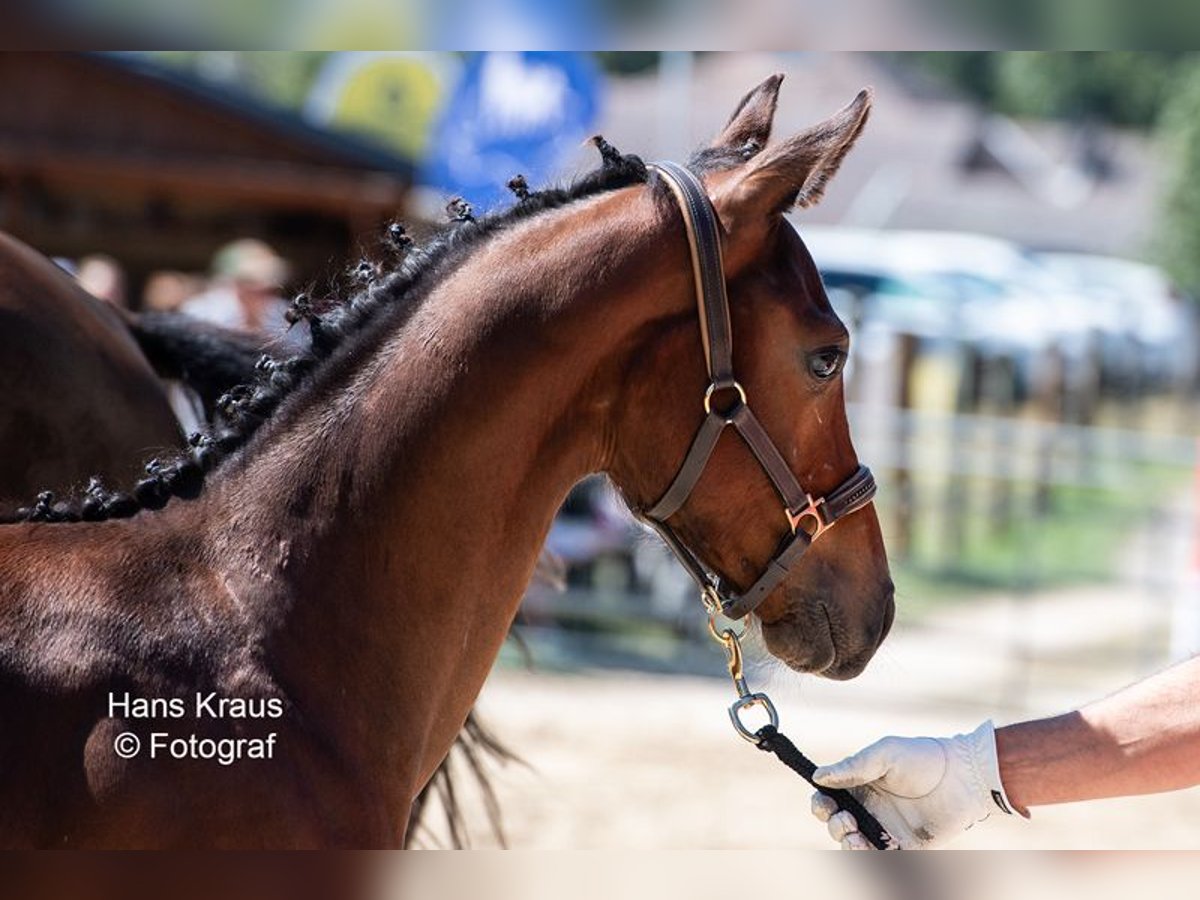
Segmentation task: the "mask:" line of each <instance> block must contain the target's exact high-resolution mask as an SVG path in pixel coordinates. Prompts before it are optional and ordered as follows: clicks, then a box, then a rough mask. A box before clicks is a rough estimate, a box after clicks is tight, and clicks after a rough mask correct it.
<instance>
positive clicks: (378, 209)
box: [0, 53, 413, 296]
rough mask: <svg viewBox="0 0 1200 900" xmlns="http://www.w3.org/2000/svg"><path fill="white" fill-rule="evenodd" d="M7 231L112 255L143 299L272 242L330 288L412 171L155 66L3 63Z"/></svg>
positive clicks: (56, 56) (61, 60)
mask: <svg viewBox="0 0 1200 900" xmlns="http://www.w3.org/2000/svg"><path fill="white" fill-rule="evenodd" d="M0 85H3V89H0V229H3V230H6V231H8V232H10V233H12V234H14V235H16V236H17V237H19V238H21V239H22V240H24V241H26V242H28V243H29V244H31V245H33V246H34V247H36V248H38V249H39V250H41V251H42V252H43V253H46V254H47V255H50V256H65V257H72V258H74V257H79V256H82V255H84V254H88V253H96V252H100V253H106V254H109V255H111V256H113V257H115V258H116V259H117V260H119V261H120V262H121V263H122V264H123V265H124V266H125V268H126V272H127V275H128V278H129V281H130V284H131V287H132V288H133V291H134V296H137V289H138V287H139V285H140V284H141V283H142V281H143V279H144V278H145V277H146V276H147V275H148V274H149V273H151V272H153V271H155V270H159V269H176V270H181V271H191V272H204V271H207V270H208V268H209V265H210V263H211V261H212V258H213V255H214V253H215V252H216V251H217V250H218V249H219V248H220V247H221V246H222V245H224V244H226V243H228V242H229V241H231V240H234V239H236V238H242V237H256V238H260V239H262V240H264V241H266V242H267V243H269V244H270V245H271V246H273V247H274V248H275V249H276V250H277V251H278V252H279V253H280V254H281V255H282V256H284V257H285V258H286V259H287V260H288V261H289V262H290V263H291V265H292V271H293V276H294V280H295V281H296V282H298V283H305V282H307V281H309V280H311V279H317V278H320V277H321V276H322V275H325V274H326V273H328V272H329V271H330V270H331V268H332V267H336V266H340V265H343V264H344V263H345V261H346V259H347V257H348V256H350V255H352V254H356V252H357V247H358V245H359V243H360V241H369V240H371V239H372V237H371V232H373V231H374V230H375V229H377V228H379V227H380V225H381V224H382V223H383V222H384V221H386V220H387V219H388V218H390V217H392V216H395V215H397V214H398V212H399V211H400V210H402V209H403V207H404V203H405V197H406V195H407V192H408V189H409V187H410V185H411V183H412V171H413V169H412V165H411V164H410V163H409V162H408V161H407V160H404V159H401V158H398V157H396V156H394V155H391V154H389V153H387V152H384V151H382V150H379V149H377V148H375V147H374V146H371V145H369V144H367V143H365V142H362V141H358V140H354V139H351V138H348V137H344V136H340V135H333V134H330V133H329V132H325V131H322V130H320V129H317V128H314V127H312V126H310V125H308V124H306V123H305V122H304V121H303V120H302V119H300V118H299V117H298V116H295V115H293V114H290V113H286V112H283V111H281V110H278V109H275V108H272V107H267V106H264V105H262V104H260V103H257V102H253V101H251V100H249V99H248V98H245V97H242V96H233V95H231V94H229V93H227V92H223V91H220V90H217V89H214V88H213V87H211V86H209V85H207V84H205V83H204V82H201V81H199V80H197V79H195V78H192V77H189V76H186V75H182V74H180V73H178V72H174V71H171V70H168V69H165V68H163V67H161V66H158V65H155V64H153V63H151V62H149V61H146V60H145V59H144V58H142V57H132V56H127V55H120V56H118V55H111V54H90V53H5V54H0Z"/></svg>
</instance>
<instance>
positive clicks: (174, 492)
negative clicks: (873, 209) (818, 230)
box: [15, 136, 650, 523]
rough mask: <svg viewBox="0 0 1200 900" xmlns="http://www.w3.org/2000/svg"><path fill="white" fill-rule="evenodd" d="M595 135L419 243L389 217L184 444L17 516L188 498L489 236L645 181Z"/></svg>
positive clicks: (89, 515)
mask: <svg viewBox="0 0 1200 900" xmlns="http://www.w3.org/2000/svg"><path fill="white" fill-rule="evenodd" d="M593 143H594V144H595V146H596V147H597V149H598V150H599V151H600V156H601V165H600V166H599V168H597V169H595V170H593V171H591V172H588V173H586V174H584V175H583V176H581V177H579V178H578V179H576V180H575V181H574V182H573V183H571V184H570V185H568V186H566V187H551V188H547V189H544V190H540V191H531V190H530V189H529V186H528V184H527V183H526V181H525V179H524V178H523V177H522V176H520V175H517V176H516V177H514V178H513V179H511V180H510V181H509V182H508V188H509V189H510V190H511V191H512V192H513V193H514V194H515V196H516V198H517V199H516V202H515V203H514V204H513V205H511V206H510V207H508V208H507V209H505V210H503V211H500V212H497V213H494V214H490V215H487V216H484V217H481V218H476V217H475V215H474V213H473V211H472V209H471V207H470V205H469V204H468V203H467V202H466V201H465V200H463V199H461V198H455V199H453V200H451V201H450V203H449V204H448V205H447V213H448V215H449V218H450V223H449V225H448V226H446V227H444V228H443V229H441V230H440V231H439V232H437V233H435V235H434V236H433V237H432V238H431V240H430V241H429V242H428V243H427V244H426V245H424V246H417V244H416V243H415V242H414V241H413V239H412V238H411V237H410V236H409V234H408V232H407V230H406V229H405V227H404V226H403V225H402V224H401V223H399V222H393V223H392V224H390V225H389V226H387V228H386V229H385V231H384V237H383V241H382V243H383V246H384V248H385V251H386V253H385V256H384V258H383V259H382V260H373V259H363V260H361V261H360V262H359V263H358V264H357V265H356V266H354V267H353V268H352V269H351V270H350V271H349V272H348V273H346V276H347V279H348V280H349V282H350V290H349V292H348V293H347V292H345V291H344V290H343V291H339V290H338V289H337V286H336V284H335V285H334V289H333V291H332V292H331V293H330V295H328V296H324V297H315V296H310V294H307V293H304V294H300V295H299V296H297V297H296V298H295V299H294V300H293V301H292V304H291V306H290V308H289V310H288V313H287V318H288V321H289V323H291V324H292V325H293V326H296V325H299V324H301V323H304V324H307V327H308V329H309V334H310V338H311V340H310V344H309V347H308V349H306V350H303V351H301V352H299V353H297V354H295V355H293V356H289V357H286V358H281V359H277V358H275V357H273V356H271V355H269V354H264V355H262V356H260V357H259V358H258V360H257V363H256V365H255V377H254V379H253V380H251V381H248V382H246V383H243V384H240V385H238V386H236V387H234V388H232V389H230V390H229V391H227V392H225V393H224V394H223V395H221V396H220V397H218V398H217V400H216V404H215V406H216V415H215V416H214V421H213V423H212V424H211V425H210V426H208V427H206V428H204V429H202V430H200V431H197V432H195V433H193V434H192V435H190V436H189V438H188V447H187V449H185V450H182V451H173V452H172V453H170V454H163V455H160V456H158V457H155V458H154V459H151V460H150V461H149V462H148V463H147V464H146V475H145V477H144V478H142V479H141V480H139V481H138V482H137V484H136V485H135V486H134V488H133V490H132V491H129V492H126V491H121V490H113V489H110V488H108V487H107V486H106V485H104V484H102V483H101V482H100V480H99V479H98V478H92V479H91V480H90V481H89V483H88V485H87V487H86V489H85V490H84V493H83V496H82V498H77V499H64V500H60V499H58V498H56V497H55V495H54V494H53V493H52V492H50V491H42V492H41V493H40V494H38V497H37V501H36V502H35V503H34V505H33V506H31V507H25V508H21V509H18V510H17V512H16V518H15V521H27V522H49V523H55V522H79V521H88V522H95V521H103V520H108V519H121V518H128V517H130V516H133V515H136V514H137V513H138V512H141V511H142V510H158V509H162V508H163V507H164V506H166V505H167V503H168V502H169V501H170V500H171V499H172V498H176V497H178V498H181V499H184V500H190V499H195V498H196V497H198V496H199V495H200V493H201V491H202V490H203V489H204V485H205V481H206V478H207V476H208V475H210V474H212V473H213V472H214V471H216V470H217V469H218V468H219V467H220V466H221V464H222V463H223V462H224V461H225V460H227V459H229V458H230V457H231V456H232V455H234V454H235V453H236V452H237V451H238V450H240V449H242V448H243V447H245V445H246V444H247V442H248V441H249V440H250V439H251V438H252V437H254V435H255V434H257V433H258V432H259V431H260V430H261V429H262V427H263V426H264V425H265V424H266V423H267V422H269V421H271V420H272V419H274V418H276V413H277V411H278V410H279V408H280V407H281V406H282V405H283V404H284V402H285V401H288V405H289V406H291V405H293V404H295V405H300V404H303V403H304V402H305V401H306V400H307V398H308V397H310V396H311V395H312V394H314V393H316V392H318V391H320V390H321V387H322V384H323V383H324V381H325V379H324V378H322V377H318V376H320V375H321V374H322V373H327V372H336V371H338V370H340V369H341V368H342V367H343V365H345V364H347V362H348V361H350V360H353V359H354V358H355V357H356V356H358V355H359V354H357V352H356V351H358V350H361V349H362V347H363V346H364V345H368V344H371V343H372V342H374V341H376V340H379V339H380V337H381V336H382V335H385V334H390V333H391V332H392V331H393V330H395V329H396V328H398V327H400V326H401V325H402V324H403V323H404V322H405V321H407V320H408V318H409V317H411V315H412V314H413V313H414V312H415V311H416V309H417V308H419V306H420V304H421V302H422V301H423V299H424V298H425V297H426V296H428V294H429V293H430V290H431V289H432V288H433V287H435V286H436V285H437V284H438V283H440V282H441V281H442V280H443V279H444V278H445V277H446V276H448V275H449V274H450V273H451V272H453V271H455V270H456V269H457V268H458V267H459V266H460V265H461V264H462V263H463V262H464V261H465V260H466V258H467V257H468V256H469V255H470V253H471V252H472V251H473V250H474V249H476V248H477V247H479V246H480V245H481V244H482V243H483V242H484V241H486V240H487V239H488V238H489V237H490V236H492V235H494V234H496V233H498V232H500V231H502V230H504V229H506V228H510V227H512V226H513V225H515V224H517V223H520V222H523V221H525V220H526V219H529V218H532V217H533V216H536V215H538V214H539V213H542V212H545V211H547V210H551V209H558V208H561V207H564V206H567V205H569V204H571V203H573V202H575V201H577V200H581V199H583V198H586V197H592V196H596V195H598V194H602V193H606V192H608V191H613V190H617V189H620V188H624V187H630V186H632V185H635V184H644V183H647V182H648V181H650V174H649V170H648V169H647V167H646V165H645V163H644V162H643V161H642V160H641V159H640V158H639V157H637V156H633V155H626V154H622V153H620V152H618V151H617V150H616V149H615V148H614V147H613V146H612V145H611V144H609V143H608V142H607V141H605V140H604V139H603V138H602V137H599V136H597V137H595V138H593Z"/></svg>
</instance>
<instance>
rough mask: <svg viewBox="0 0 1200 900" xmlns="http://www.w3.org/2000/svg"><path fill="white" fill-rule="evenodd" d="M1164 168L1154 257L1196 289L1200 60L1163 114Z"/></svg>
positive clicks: (1199, 273)
mask: <svg viewBox="0 0 1200 900" xmlns="http://www.w3.org/2000/svg"><path fill="white" fill-rule="evenodd" d="M1162 140H1163V149H1164V151H1165V157H1166V160H1165V161H1166V171H1167V172H1168V175H1167V177H1166V179H1165V184H1164V190H1163V201H1162V216H1161V220H1160V228H1159V238H1158V244H1157V250H1158V255H1159V257H1160V259H1161V261H1162V263H1163V265H1164V266H1165V267H1166V269H1167V271H1168V272H1170V273H1171V275H1172V276H1173V277H1174V278H1175V280H1176V282H1177V283H1178V284H1180V285H1182V286H1183V287H1185V288H1187V289H1188V290H1189V291H1191V292H1192V293H1193V294H1196V293H1197V292H1198V291H1200V63H1196V64H1193V65H1192V66H1191V67H1190V70H1189V71H1188V72H1187V74H1186V76H1185V77H1181V78H1180V79H1179V81H1178V84H1177V85H1176V89H1175V92H1174V96H1173V97H1172V99H1171V102H1170V103H1169V105H1168V106H1167V108H1166V110H1165V111H1164V113H1163V118H1162Z"/></svg>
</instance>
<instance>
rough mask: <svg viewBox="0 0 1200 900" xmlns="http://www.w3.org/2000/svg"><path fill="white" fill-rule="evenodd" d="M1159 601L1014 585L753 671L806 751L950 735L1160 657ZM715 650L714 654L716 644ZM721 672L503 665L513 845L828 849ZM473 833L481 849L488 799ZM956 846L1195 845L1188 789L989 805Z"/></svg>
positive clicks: (1061, 701)
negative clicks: (800, 666)
mask: <svg viewBox="0 0 1200 900" xmlns="http://www.w3.org/2000/svg"><path fill="white" fill-rule="evenodd" d="M1162 618H1163V617H1162V615H1160V614H1159V611H1156V610H1155V609H1153V608H1150V609H1148V608H1147V605H1146V601H1145V597H1143V596H1138V595H1136V594H1133V593H1131V592H1128V591H1126V590H1122V589H1116V588H1114V589H1111V590H1099V589H1081V590H1078V591H1072V592H1067V593H1062V594H1056V595H1053V596H1046V595H1043V596H1042V597H1039V598H1038V600H1037V601H1036V602H1033V603H1021V602H1017V601H1015V600H1013V599H1011V598H997V599H995V600H992V601H988V602H982V603H977V604H973V605H972V606H970V607H968V608H962V609H956V610H953V611H950V612H948V613H946V614H942V615H939V616H938V617H937V619H936V624H926V625H921V626H916V625H906V624H905V623H904V622H903V621H901V622H900V623H899V624H898V625H897V627H896V629H895V630H894V633H893V635H892V636H891V637H890V638H889V640H888V643H887V644H886V645H885V647H884V648H883V650H881V652H880V654H879V655H878V657H877V658H876V660H875V661H874V662H873V663H872V665H871V667H870V668H869V669H868V671H867V673H865V674H864V675H863V676H862V677H860V678H859V679H857V680H855V681H853V682H849V683H832V682H827V681H823V680H821V679H817V678H811V677H803V678H802V677H799V676H795V675H793V674H791V673H788V672H786V671H784V670H780V669H778V668H775V667H774V666H765V667H760V668H759V669H758V670H757V671H756V672H755V673H754V674H753V675H752V677H751V683H752V686H753V687H754V688H755V689H762V688H766V689H768V690H769V692H770V693H771V695H772V697H773V698H774V699H775V701H776V704H777V705H778V707H779V710H780V714H781V717H782V725H781V727H782V729H783V730H784V731H785V732H786V733H787V734H788V735H789V736H790V737H791V738H792V739H793V740H794V741H795V742H796V743H797V744H798V745H800V746H801V747H802V748H803V749H804V750H805V751H806V752H807V753H808V754H809V755H810V756H812V757H813V758H814V759H816V760H817V761H818V762H822V761H831V760H834V759H838V758H840V757H841V756H843V755H845V754H846V753H849V752H852V751H854V750H856V749H858V748H859V747H860V746H862V745H864V744H866V743H869V742H871V741H872V740H874V739H876V738H878V737H881V736H883V735H884V734H889V733H890V734H933V735H944V734H952V733H955V732H958V731H963V730H969V729H971V728H974V726H975V725H976V724H978V722H979V721H981V720H982V719H985V718H988V717H992V718H994V719H995V720H996V721H997V722H998V723H1001V722H1005V721H1012V720H1014V719H1019V718H1026V717H1030V716H1035V715H1045V714H1050V713H1055V712H1059V711H1062V710H1064V709H1068V708H1070V707H1071V706H1073V705H1075V704H1078V703H1082V702H1086V701H1087V700H1088V699H1091V698H1095V697H1098V696H1102V695H1103V694H1105V693H1109V692H1111V691H1112V690H1115V689H1116V688H1118V687H1120V686H1121V685H1122V684H1124V683H1126V682H1128V681H1130V680H1132V679H1134V678H1136V677H1137V676H1139V675H1141V674H1145V673H1146V672H1147V671H1149V670H1152V669H1153V668H1154V667H1156V666H1161V665H1162V663H1163V662H1164V660H1163V657H1162V656H1161V653H1160V652H1158V650H1157V648H1159V647H1160V646H1161V645H1162V635H1161V627H1162ZM713 652H714V653H715V654H719V651H718V650H717V649H715V648H714V651H713ZM731 696H732V695H731V688H730V686H729V685H728V683H727V682H724V681H722V680H719V679H715V678H698V677H685V676H664V675H649V674H644V673H635V672H612V671H608V672H588V673H583V674H573V675H561V674H541V673H536V672H534V673H528V672H515V671H511V670H508V671H505V670H499V671H497V672H496V673H494V675H493V676H492V678H491V680H490V681H489V683H488V685H487V687H486V688H485V691H484V694H483V696H482V698H481V701H480V709H481V711H482V713H483V715H484V717H485V718H486V720H487V722H488V723H489V724H490V725H491V726H492V727H493V728H494V729H495V730H496V732H497V733H498V734H499V735H500V736H501V737H502V738H503V739H504V740H505V741H506V742H507V743H508V744H509V745H511V746H512V747H513V748H514V749H515V750H516V751H517V752H518V753H520V754H521V755H522V756H523V757H524V758H525V760H527V762H528V764H529V765H528V768H524V767H519V766H510V767H508V768H507V769H505V770H501V771H499V772H498V773H497V774H496V781H497V785H498V790H499V793H500V797H501V802H502V805H503V809H504V816H505V823H506V827H507V832H508V839H509V845H510V846H512V847H517V848H564V849H565V848H575V849H635V848H641V849H684V848H767V849H787V848H805V847H808V848H819V847H832V846H833V844H832V842H830V841H829V839H828V837H827V836H826V834H825V831H824V828H823V826H821V825H820V824H818V823H817V822H816V821H815V820H813V819H812V818H811V817H810V815H809V812H808V807H809V794H810V792H809V790H808V788H807V786H806V785H805V784H804V783H803V782H802V781H801V780H800V779H799V778H797V777H796V776H794V775H793V774H792V773H791V772H789V771H788V770H786V769H785V768H784V767H783V766H782V764H780V763H779V762H778V761H777V760H775V759H774V758H772V757H770V756H768V755H767V754H764V753H762V752H760V751H758V750H756V749H755V748H754V747H753V746H751V745H750V744H748V743H745V742H744V741H742V740H741V739H740V738H738V737H737V736H736V735H735V733H734V732H733V730H732V729H731V727H730V725H729V721H728V719H727V717H726V713H725V709H726V707H727V706H728V704H729V702H730V700H731ZM472 820H473V821H474V823H475V824H474V827H473V834H474V841H473V843H474V845H475V846H492V845H493V843H494V842H493V841H491V840H489V838H488V835H487V832H486V828H485V827H484V826H483V824H482V823H483V821H484V819H483V816H482V812H481V811H480V810H478V809H476V810H475V811H474V812H473V814H472ZM955 846H957V847H962V848H1109V849H1118V848H1127V849H1131V848H1147V849H1149V848H1194V847H1198V846H1200V790H1192V791H1186V792H1181V793H1177V794H1173V795H1162V796H1157V797H1145V798H1136V799H1127V800H1118V801H1105V802H1098V803H1088V804H1076V805H1072V806H1063V807H1055V808H1043V809H1039V810H1038V811H1037V812H1036V813H1035V816H1034V818H1033V820H1032V821H1030V822H1025V821H1021V820H1016V819H1011V820H1003V821H1000V820H999V817H993V818H992V819H991V820H989V821H988V822H986V823H984V824H983V825H980V826H978V827H977V828H975V829H973V830H972V831H971V832H970V833H969V834H967V835H965V836H964V837H963V838H962V839H960V840H959V841H957V842H956V843H955Z"/></svg>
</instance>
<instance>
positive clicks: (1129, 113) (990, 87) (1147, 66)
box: [907, 51, 1182, 128]
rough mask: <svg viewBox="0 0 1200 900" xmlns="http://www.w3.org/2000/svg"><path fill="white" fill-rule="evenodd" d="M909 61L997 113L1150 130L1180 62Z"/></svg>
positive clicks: (1056, 56)
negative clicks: (1097, 122) (1105, 123)
mask: <svg viewBox="0 0 1200 900" xmlns="http://www.w3.org/2000/svg"><path fill="white" fill-rule="evenodd" d="M907 56H909V57H911V59H912V61H913V62H915V63H917V64H918V65H920V66H921V67H923V68H924V69H926V70H927V71H929V72H931V73H932V74H934V75H935V76H936V77H938V78H940V79H941V80H942V81H944V82H945V83H947V84H949V85H951V86H953V87H954V88H956V89H957V90H960V91H962V92H964V93H966V94H967V95H969V96H971V97H973V98H975V99H977V100H979V101H980V102H982V103H983V104H984V105H985V106H989V107H991V108H993V109H995V110H997V111H999V112H1004V113H1009V114H1011V115H1015V116H1026V117H1032V118H1059V119H1074V120H1095V121H1101V122H1108V123H1111V124H1115V125H1123V126H1135V127H1143V128H1144V127H1148V126H1151V125H1153V124H1154V122H1155V121H1156V120H1157V118H1158V115H1159V112H1160V111H1161V109H1162V106H1163V104H1164V102H1165V100H1166V98H1167V96H1168V95H1169V93H1170V90H1171V87H1172V85H1173V83H1174V81H1175V77H1176V73H1177V71H1178V69H1179V67H1180V64H1181V59H1182V57H1181V54H1178V53H1169V52H1157V51H1150V52H1129V51H1112V52H1080V53H1063V52H1046V51H1013V52H1003V53H917V54H910V55H907Z"/></svg>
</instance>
